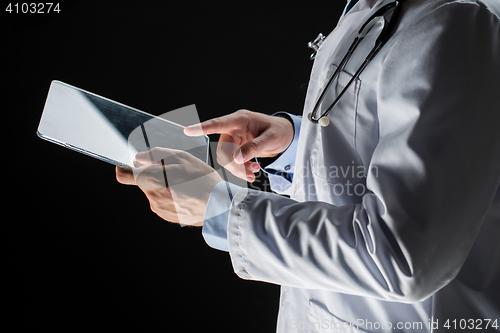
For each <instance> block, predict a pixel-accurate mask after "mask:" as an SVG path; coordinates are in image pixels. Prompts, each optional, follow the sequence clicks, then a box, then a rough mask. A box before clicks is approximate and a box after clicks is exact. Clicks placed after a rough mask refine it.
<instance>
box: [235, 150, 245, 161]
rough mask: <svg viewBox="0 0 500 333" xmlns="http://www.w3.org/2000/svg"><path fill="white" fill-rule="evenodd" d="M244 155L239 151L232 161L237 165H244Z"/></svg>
mask: <svg viewBox="0 0 500 333" xmlns="http://www.w3.org/2000/svg"><path fill="white" fill-rule="evenodd" d="M246 158H247V157H246V155H245V154H244V153H243V152H242V151H241V150H240V151H239V152H238V154H237V155H236V156H235V157H234V161H235V162H236V163H238V164H243V163H245V159H246Z"/></svg>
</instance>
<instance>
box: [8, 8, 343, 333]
mask: <svg viewBox="0 0 500 333" xmlns="http://www.w3.org/2000/svg"><path fill="white" fill-rule="evenodd" d="M59 3H60V8H61V13H60V14H49V15H48V14H22V13H18V14H15V13H11V14H9V13H7V12H5V8H6V7H7V4H8V2H3V3H2V5H3V7H2V18H1V24H2V26H1V28H2V33H1V38H2V58H3V60H2V65H1V68H2V70H1V71H2V75H1V77H2V78H1V80H2V90H1V91H2V101H3V102H4V103H2V104H3V107H2V119H3V121H2V125H3V126H2V127H3V131H2V145H3V166H4V167H3V182H2V185H3V186H2V189H3V197H2V198H3V199H2V213H3V217H2V223H1V225H2V229H1V272H2V274H1V275H2V277H3V279H2V280H3V282H2V292H1V294H2V295H1V300H2V301H1V303H2V308H3V310H2V312H1V314H2V318H3V319H2V328H8V331H9V332H10V331H12V332H16V331H33V330H41V329H49V330H51V331H53V332H55V331H80V330H85V331H87V330H96V329H106V330H113V331H117V330H123V331H137V332H145V331H165V332H167V331H171V330H175V331H180V330H181V331H187V332H191V331H205V330H216V331H218V332H241V333H243V332H274V330H275V321H276V315H277V311H278V297H279V287H278V286H275V285H271V284H265V283H261V282H249V281H244V280H241V279H239V278H238V277H237V276H236V275H235V274H234V273H233V270H232V266H231V261H230V258H229V255H228V254H227V253H225V252H221V251H217V250H213V249H211V248H209V247H208V246H207V245H206V244H205V242H204V240H203V238H202V236H201V232H200V229H199V228H180V227H179V226H177V225H173V224H170V223H167V222H165V221H163V220H161V219H160V218H159V217H157V216H156V215H155V214H154V213H152V212H151V211H150V209H149V203H148V201H147V199H146V198H145V196H144V195H143V194H142V192H141V191H140V190H139V189H137V188H135V187H130V186H124V185H120V184H118V183H117V182H116V180H115V171H114V166H112V165H110V164H106V163H105V162H102V161H99V160H96V159H93V158H90V157H87V156H84V155H82V154H79V153H76V152H73V151H70V150H68V149H64V148H62V147H59V146H56V145H53V144H51V143H48V142H46V141H44V140H41V139H39V138H38V137H37V136H36V128H37V126H38V122H39V119H40V116H41V113H42V110H43V105H44V102H45V97H46V95H47V92H48V88H49V85H50V82H51V80H54V79H57V80H61V81H63V82H67V83H69V84H72V85H74V86H77V87H80V88H83V89H85V90H88V91H91V92H94V93H96V94H99V95H101V96H105V97H108V98H110V99H113V100H116V101H119V102H121V103H124V104H127V105H130V106H133V107H135V108H138V109H140V110H144V111H147V112H149V113H153V114H157V115H159V114H162V113H165V112H167V111H170V110H174V109H177V108H179V107H183V106H186V105H190V104H196V106H197V109H198V112H199V115H200V118H201V120H206V119H209V118H212V117H215V116H220V115H223V114H227V113H231V112H233V111H236V110H238V109H240V108H246V109H250V110H254V111H259V112H264V113H268V114H270V113H274V112H276V111H280V110H286V111H289V112H292V113H296V114H300V113H301V112H302V107H303V103H304V98H305V94H306V90H307V82H308V77H309V72H310V69H311V66H312V62H311V61H310V60H309V55H310V53H311V51H310V50H309V49H307V47H306V44H307V42H308V41H310V40H311V39H313V38H314V37H315V36H316V35H317V34H318V33H319V32H323V34H327V33H329V32H330V31H331V30H332V29H333V28H334V27H335V25H336V22H337V20H338V18H339V16H340V13H341V11H342V9H343V6H344V5H345V2H344V1H342V0H338V1H336V2H333V1H331V2H325V3H317V2H300V3H299V2H281V3H272V4H270V3H266V4H265V5H263V4H259V3H257V2H255V3H254V2H245V3H243V2H238V3H237V2H231V3H229V2H227V3H219V4H215V2H200V3H197V2H188V1H181V2H178V1H175V2H173V1H165V2H154V4H153V3H151V2H148V3H146V2H139V1H133V2H132V1H128V2H127V1H125V2H123V1H121V2H115V3H112V2H103V1H100V2H98V1H61V2H59ZM5 102H6V103H5ZM212 139H216V137H214V138H212ZM261 179H262V178H261ZM178 325H179V326H178Z"/></svg>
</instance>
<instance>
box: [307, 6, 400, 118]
mask: <svg viewBox="0 0 500 333" xmlns="http://www.w3.org/2000/svg"><path fill="white" fill-rule="evenodd" d="M400 2H401V1H394V2H391V3H389V4H386V5H384V6H383V7H381V8H380V9H379V10H377V11H376V12H375V13H374V14H373V15H372V16H371V17H370V18H369V19H368V20H366V22H365V23H364V24H363V25H362V26H361V28H360V29H359V31H358V36H356V38H355V39H354V41H353V42H352V44H351V46H350V47H349V49H348V51H347V53H346V54H345V56H344V57H343V58H342V61H341V62H340V64H339V66H338V67H337V69H336V70H335V72H334V73H333V75H332V76H331V78H330V79H329V80H328V83H327V84H326V86H325V88H324V89H323V91H322V92H321V94H320V96H319V98H318V100H317V101H316V104H315V105H314V108H313V110H312V111H311V112H310V113H309V114H308V119H309V121H311V122H312V123H313V124H318V123H319V124H320V125H321V126H323V127H326V126H328V124H329V123H330V119H329V118H328V117H327V116H328V114H329V113H330V111H331V110H332V109H333V108H334V107H335V105H337V103H338V102H339V101H340V99H341V98H342V96H343V95H344V94H345V92H346V91H347V89H349V87H350V86H351V85H352V83H353V82H354V81H355V80H356V79H357V78H359V75H360V74H361V73H362V72H363V70H364V69H365V68H366V66H368V64H369V63H370V62H371V61H372V60H373V58H374V57H375V56H376V55H377V54H378V52H379V51H380V49H381V48H382V47H383V46H384V45H385V43H387V41H388V40H389V37H390V35H391V32H392V30H393V29H394V26H395V24H396V20H397V18H398V17H399V13H400V10H401V6H400ZM392 8H395V9H394V13H393V14H392V17H391V19H390V20H389V23H388V24H387V27H386V28H384V29H383V30H382V33H381V34H380V36H379V37H378V38H377V40H376V42H375V46H374V47H373V49H372V50H371V51H370V53H369V54H368V56H367V57H366V58H365V60H364V61H363V63H362V64H361V66H360V67H359V68H358V70H357V71H356V73H355V74H354V75H353V76H352V78H351V79H350V80H349V82H348V83H347V84H346V86H345V87H344V88H343V89H342V91H341V92H340V94H338V96H337V97H336V98H335V100H334V101H333V102H332V103H331V104H330V106H329V107H328V108H327V109H326V110H325V111H324V112H323V113H322V114H321V116H320V117H318V118H315V114H316V113H317V111H318V109H319V107H320V106H321V104H322V103H323V100H324V99H325V95H326V93H327V91H328V90H329V89H330V86H331V85H332V84H333V82H334V81H335V79H336V78H337V77H338V76H339V75H340V72H341V71H342V70H343V69H344V68H345V66H346V64H347V62H348V61H349V59H350V58H351V56H352V54H353V53H354V51H355V50H356V48H357V47H358V45H359V43H360V42H361V41H362V40H363V39H364V37H365V36H366V33H367V32H366V33H365V32H364V29H365V28H366V26H367V25H368V24H369V23H371V22H372V21H373V20H374V19H375V18H377V17H379V16H383V15H384V14H385V13H386V12H388V11H389V10H391V9H392ZM370 28H371V27H370Z"/></svg>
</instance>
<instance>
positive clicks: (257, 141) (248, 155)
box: [234, 132, 269, 164]
mask: <svg viewBox="0 0 500 333" xmlns="http://www.w3.org/2000/svg"><path fill="white" fill-rule="evenodd" d="M268 136H269V135H267V134H266V132H264V133H262V134H261V135H260V136H258V137H256V138H254V139H252V140H250V141H248V142H246V143H245V144H244V145H242V146H241V147H240V149H239V151H237V152H236V153H235V156H234V161H235V162H236V163H238V164H243V163H245V162H247V161H250V160H251V159H252V158H254V157H259V156H262V152H263V151H264V150H265V148H266V145H267V144H268V143H269V140H268Z"/></svg>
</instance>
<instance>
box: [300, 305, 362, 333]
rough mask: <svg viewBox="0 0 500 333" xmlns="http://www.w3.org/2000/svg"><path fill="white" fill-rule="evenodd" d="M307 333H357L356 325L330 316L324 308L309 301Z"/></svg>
mask: <svg viewBox="0 0 500 333" xmlns="http://www.w3.org/2000/svg"><path fill="white" fill-rule="evenodd" d="M306 324H307V325H306V332H307V333H320V332H321V333H359V332H367V331H364V330H362V329H359V328H358V327H357V326H356V323H349V322H347V321H344V320H342V319H340V318H338V317H336V316H335V315H334V314H332V313H331V312H330V311H328V309H326V308H325V306H324V305H323V304H321V303H318V302H316V301H313V300H311V301H309V308H308V309H307V323H306Z"/></svg>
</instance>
